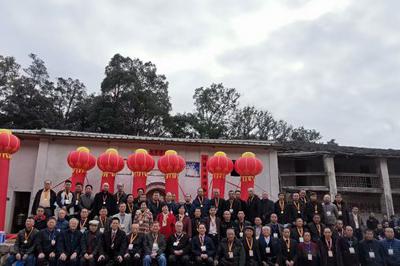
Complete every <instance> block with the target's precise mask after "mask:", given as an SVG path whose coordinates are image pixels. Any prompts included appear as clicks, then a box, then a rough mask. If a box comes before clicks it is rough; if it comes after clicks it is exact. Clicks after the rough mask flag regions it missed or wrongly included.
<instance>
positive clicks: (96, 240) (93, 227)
mask: <svg viewBox="0 0 400 266" xmlns="http://www.w3.org/2000/svg"><path fill="white" fill-rule="evenodd" d="M98 226H99V221H95V220H91V221H90V222H89V230H87V231H85V232H84V233H83V235H82V239H81V266H84V265H86V266H94V265H96V261H97V258H98V256H99V251H100V245H101V241H102V236H101V233H100V232H99V231H98V230H97V229H98Z"/></svg>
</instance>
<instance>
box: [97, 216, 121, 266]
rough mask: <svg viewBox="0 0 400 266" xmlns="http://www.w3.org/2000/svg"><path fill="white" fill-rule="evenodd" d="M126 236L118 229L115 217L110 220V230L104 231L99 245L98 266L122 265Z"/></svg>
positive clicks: (118, 224) (117, 221)
mask: <svg viewBox="0 0 400 266" xmlns="http://www.w3.org/2000/svg"><path fill="white" fill-rule="evenodd" d="M126 246H127V240H126V234H125V232H124V231H122V230H121V229H120V221H119V219H118V218H117V217H113V218H112V220H111V230H108V231H105V232H104V234H103V241H102V243H101V245H100V256H99V258H98V259H97V262H98V263H99V264H106V265H107V264H109V265H123V261H124V255H125V252H126Z"/></svg>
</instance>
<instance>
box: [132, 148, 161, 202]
mask: <svg viewBox="0 0 400 266" xmlns="http://www.w3.org/2000/svg"><path fill="white" fill-rule="evenodd" d="M126 163H127V165H128V168H129V169H131V171H132V174H133V184H132V195H133V196H134V197H135V198H136V197H137V191H138V189H139V188H141V189H143V190H144V192H146V182H147V174H148V173H149V172H150V171H151V170H153V168H154V165H155V163H154V159H153V157H151V156H150V155H149V154H148V153H147V151H146V150H144V149H137V150H136V151H135V153H134V154H131V155H130V156H129V157H128V160H127V162H126Z"/></svg>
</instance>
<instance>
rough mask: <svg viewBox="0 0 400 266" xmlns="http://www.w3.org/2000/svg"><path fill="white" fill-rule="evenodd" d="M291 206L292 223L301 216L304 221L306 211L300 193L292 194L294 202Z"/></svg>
mask: <svg viewBox="0 0 400 266" xmlns="http://www.w3.org/2000/svg"><path fill="white" fill-rule="evenodd" d="M289 207H290V213H291V214H290V216H291V220H292V223H294V222H295V221H296V219H297V218H301V219H303V221H304V218H305V213H304V204H303V202H301V201H300V195H299V193H293V194H292V202H291V203H290V204H289Z"/></svg>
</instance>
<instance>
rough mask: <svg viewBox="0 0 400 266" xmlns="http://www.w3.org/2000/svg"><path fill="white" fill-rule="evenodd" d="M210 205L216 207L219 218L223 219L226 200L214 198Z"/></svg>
mask: <svg viewBox="0 0 400 266" xmlns="http://www.w3.org/2000/svg"><path fill="white" fill-rule="evenodd" d="M210 204H211V205H210V206H214V207H215V208H216V209H217V216H218V217H219V218H222V215H223V214H224V211H225V206H226V203H225V200H224V199H223V198H218V199H216V198H212V199H211V200H210Z"/></svg>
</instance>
